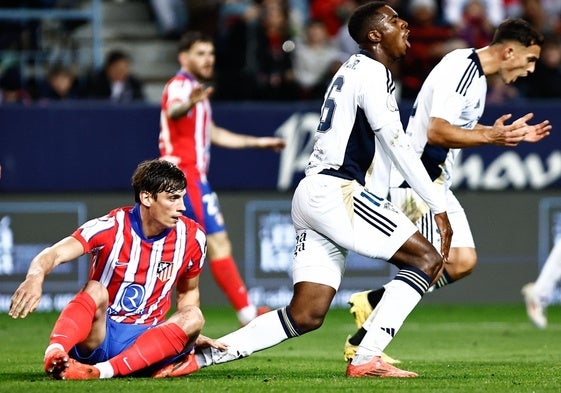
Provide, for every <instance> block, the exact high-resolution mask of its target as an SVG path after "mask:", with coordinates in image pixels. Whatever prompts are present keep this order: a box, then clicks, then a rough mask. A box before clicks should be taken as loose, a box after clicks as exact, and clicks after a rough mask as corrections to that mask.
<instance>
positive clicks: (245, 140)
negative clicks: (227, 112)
mask: <svg viewBox="0 0 561 393" xmlns="http://www.w3.org/2000/svg"><path fill="white" fill-rule="evenodd" d="M210 136H211V141H212V143H213V144H214V145H217V146H220V147H225V148H228V149H249V148H256V149H271V150H274V151H276V152H279V151H281V150H282V149H284V147H285V146H286V142H285V141H284V139H282V138H277V137H273V136H262V137H258V136H253V135H245V134H237V133H235V132H232V131H230V130H227V129H226V128H223V127H218V126H216V125H215V124H214V123H213V124H212V129H211V133H210Z"/></svg>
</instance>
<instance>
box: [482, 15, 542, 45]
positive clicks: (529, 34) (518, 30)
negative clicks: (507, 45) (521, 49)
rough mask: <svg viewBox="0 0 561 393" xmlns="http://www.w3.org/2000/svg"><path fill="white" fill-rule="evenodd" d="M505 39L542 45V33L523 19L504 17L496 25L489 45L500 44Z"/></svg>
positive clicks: (524, 43)
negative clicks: (497, 25) (503, 19)
mask: <svg viewBox="0 0 561 393" xmlns="http://www.w3.org/2000/svg"><path fill="white" fill-rule="evenodd" d="M505 41H516V42H519V43H521V44H522V45H524V46H531V45H538V46H542V45H543V35H542V34H541V33H540V32H538V31H537V30H535V29H534V28H533V27H532V25H530V24H529V23H528V22H527V21H525V20H524V19H520V18H511V19H506V20H505V21H504V22H502V23H501V24H500V25H499V27H497V30H495V34H494V35H493V40H492V41H491V45H494V44H500V43H503V42H505Z"/></svg>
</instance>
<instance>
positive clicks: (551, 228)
mask: <svg viewBox="0 0 561 393" xmlns="http://www.w3.org/2000/svg"><path fill="white" fill-rule="evenodd" d="M558 241H561V198H557V197H552V198H543V199H542V200H541V201H540V205H539V231H538V263H539V271H541V270H542V268H543V265H544V264H545V261H546V259H547V257H548V255H549V252H550V251H551V249H552V248H553V245H554V244H555V243H556V242H558ZM551 301H552V303H561V288H560V287H557V288H556V289H555V291H554V293H553V297H552V299H551Z"/></svg>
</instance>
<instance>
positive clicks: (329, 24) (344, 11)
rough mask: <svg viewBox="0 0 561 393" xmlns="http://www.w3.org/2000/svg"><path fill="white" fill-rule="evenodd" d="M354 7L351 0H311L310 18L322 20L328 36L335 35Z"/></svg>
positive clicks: (353, 2)
mask: <svg viewBox="0 0 561 393" xmlns="http://www.w3.org/2000/svg"><path fill="white" fill-rule="evenodd" d="M355 8H356V4H355V1H353V0H311V1H310V18H313V19H319V20H321V21H323V23H324V24H325V27H326V28H327V32H328V34H329V36H330V37H335V36H336V35H337V33H338V32H339V29H340V28H341V27H342V26H343V25H345V24H346V22H347V19H348V18H349V17H350V15H351V13H352V11H353V10H354V9H355Z"/></svg>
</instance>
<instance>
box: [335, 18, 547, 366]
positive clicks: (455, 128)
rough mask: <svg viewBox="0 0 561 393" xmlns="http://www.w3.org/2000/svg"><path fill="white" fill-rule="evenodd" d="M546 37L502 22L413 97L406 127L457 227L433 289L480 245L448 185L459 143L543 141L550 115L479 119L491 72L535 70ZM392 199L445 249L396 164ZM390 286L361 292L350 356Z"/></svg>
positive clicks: (354, 308)
mask: <svg viewBox="0 0 561 393" xmlns="http://www.w3.org/2000/svg"><path fill="white" fill-rule="evenodd" d="M542 43H543V37H542V36H541V34H540V33H538V32H537V31H535V30H534V29H533V28H532V27H531V26H530V25H529V24H528V23H527V22H525V21H524V20H522V19H511V20H506V21H505V22H503V23H502V24H501V25H500V26H499V27H498V28H497V30H496V32H495V34H494V38H493V40H492V42H491V43H490V45H489V46H486V47H484V48H480V49H475V48H467V49H457V50H454V51H452V52H450V53H449V54H448V55H446V56H445V57H444V58H443V59H442V60H441V61H440V63H439V64H438V65H436V66H435V68H434V69H433V70H432V71H431V73H430V74H429V76H428V77H427V79H426V80H425V82H424V83H423V86H422V87H421V90H420V92H419V94H418V95H417V98H416V100H415V103H414V104H413V108H412V111H411V116H410V118H409V123H408V125H407V134H408V135H409V136H410V137H411V140H412V143H413V145H414V149H415V151H416V153H417V155H418V156H419V157H421V160H422V161H423V164H424V165H425V168H426V170H427V172H428V173H429V175H430V176H431V178H432V179H433V182H434V184H435V186H436V187H437V188H438V189H439V190H440V191H441V192H442V194H443V195H444V196H445V198H446V200H447V209H448V210H447V211H448V214H449V215H450V222H451V223H452V228H453V230H454V237H453V238H452V245H451V248H450V258H449V259H448V261H446V262H445V264H444V269H443V271H442V274H441V275H440V276H439V279H438V280H437V281H436V282H435V283H434V285H433V287H432V288H431V290H432V289H438V288H442V287H444V286H445V285H448V284H451V283H452V282H454V281H457V280H459V279H461V278H463V277H465V276H467V275H469V274H470V273H471V272H472V271H473V269H474V267H475V265H476V263H477V253H476V251H475V244H474V241H473V236H472V234H471V230H470V227H469V223H468V220H467V217H466V214H465V212H464V209H463V208H462V206H461V205H460V203H459V202H458V200H457V199H456V197H455V195H454V193H453V192H452V191H451V190H450V185H451V183H452V177H453V169H454V160H455V158H456V157H457V155H458V153H459V152H460V149H462V148H466V147H473V146H481V145H498V146H509V147H511V146H516V145H518V144H519V143H520V142H538V141H540V140H541V139H543V138H544V137H546V136H547V135H549V132H550V130H551V125H550V124H549V121H547V120H546V121H543V122H542V123H540V124H537V125H529V124H527V122H528V121H529V120H530V119H531V118H532V117H533V114H531V113H528V114H526V115H525V116H522V117H520V118H519V119H517V120H515V121H514V122H512V124H510V125H506V124H505V122H506V121H507V120H509V119H510V118H511V115H510V114H506V115H503V116H501V117H499V118H498V119H497V120H495V123H494V124H493V125H492V126H486V125H483V124H480V123H479V119H480V118H481V115H482V114H483V110H484V107H485V97H486V92H487V79H486V78H487V77H488V76H491V75H498V76H500V78H501V79H502V80H503V82H504V83H507V84H509V83H512V82H514V81H515V80H516V79H517V78H519V77H525V76H527V75H528V73H530V72H533V71H534V68H535V65H536V61H537V60H538V58H539V56H540V50H541V45H542ZM390 199H391V201H392V203H393V204H394V205H396V206H397V207H398V208H400V209H402V211H403V212H404V213H405V214H406V215H407V216H408V217H409V218H410V219H411V220H412V221H413V222H414V223H415V224H416V225H417V227H418V228H419V231H421V233H422V234H423V235H424V236H425V237H426V238H427V239H429V241H431V242H432V243H433V244H434V245H435V247H436V248H437V249H439V235H438V228H437V226H436V225H435V223H434V217H433V214H432V213H431V212H430V211H429V208H428V206H427V205H426V203H425V202H423V201H422V200H421V199H420V198H419V196H418V195H417V194H416V193H415V192H414V191H413V190H412V189H411V188H410V186H409V184H408V182H407V181H404V179H403V177H402V176H401V174H399V173H398V171H396V170H395V169H394V170H392V188H391V190H390ZM384 291H385V288H384V287H382V288H380V289H378V290H375V291H365V292H359V293H355V294H353V295H352V296H351V298H350V300H349V304H350V305H351V308H350V312H351V313H352V314H353V315H354V318H355V322H356V324H357V327H358V328H359V330H358V331H357V332H356V334H355V335H353V336H352V337H350V338H348V339H347V341H346V343H345V348H344V353H345V359H347V360H348V359H352V357H353V356H354V353H355V351H356V350H357V346H358V345H359V343H360V342H361V340H362V337H364V336H365V335H366V332H367V331H368V330H369V328H370V326H371V325H370V321H367V318H368V317H369V315H371V314H372V310H373V309H374V308H375V307H376V305H377V304H378V302H379V299H380V298H381V297H382V296H383V294H384Z"/></svg>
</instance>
